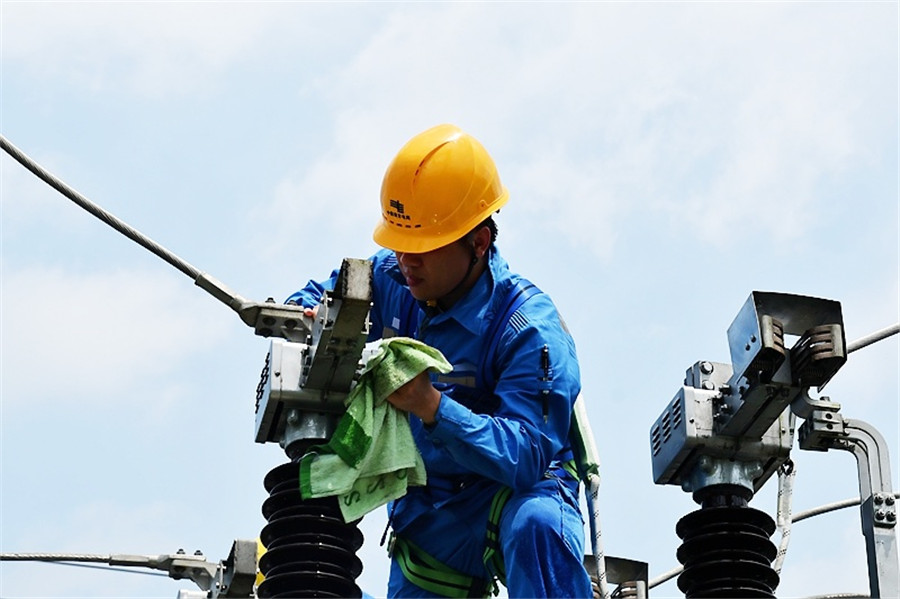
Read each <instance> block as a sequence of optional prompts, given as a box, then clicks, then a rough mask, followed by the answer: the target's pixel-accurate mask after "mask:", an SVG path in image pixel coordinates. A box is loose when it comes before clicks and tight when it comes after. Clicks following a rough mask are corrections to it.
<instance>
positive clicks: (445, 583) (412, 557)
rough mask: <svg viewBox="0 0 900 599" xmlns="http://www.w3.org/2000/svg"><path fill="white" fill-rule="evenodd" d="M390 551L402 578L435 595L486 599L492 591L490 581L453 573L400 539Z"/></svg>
mask: <svg viewBox="0 0 900 599" xmlns="http://www.w3.org/2000/svg"><path fill="white" fill-rule="evenodd" d="M393 551H394V554H393V557H394V559H396V560H397V564H398V565H399V566H400V570H401V571H402V572H403V576H405V577H406V579H407V580H408V581H410V582H411V583H413V584H414V585H416V586H417V587H419V588H421V589H424V590H426V591H428V592H430V593H434V594H435V595H439V596H441V597H448V598H450V599H465V598H466V597H487V596H488V591H490V590H491V589H492V588H493V585H492V584H491V582H490V581H488V580H485V579H484V578H478V577H475V576H468V575H466V574H462V573H461V572H457V571H456V570H454V569H453V568H451V567H450V566H447V565H445V564H444V563H442V562H440V561H438V560H436V559H435V558H433V557H431V556H430V555H428V554H427V553H425V552H424V551H423V550H422V549H421V548H420V547H419V546H418V545H415V544H414V543H411V542H410V541H407V540H406V539H404V538H403V537H398V536H395V537H394V539H393Z"/></svg>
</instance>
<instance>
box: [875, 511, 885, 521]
mask: <svg viewBox="0 0 900 599" xmlns="http://www.w3.org/2000/svg"><path fill="white" fill-rule="evenodd" d="M884 516H885V513H884V510H878V511H877V512H875V519H876V520H884Z"/></svg>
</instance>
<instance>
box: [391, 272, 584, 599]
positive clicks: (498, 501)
mask: <svg viewBox="0 0 900 599" xmlns="http://www.w3.org/2000/svg"><path fill="white" fill-rule="evenodd" d="M539 293H541V290H540V289H538V288H537V287H536V286H535V285H534V284H532V283H531V282H529V281H527V280H526V279H519V280H517V281H516V283H515V284H514V285H513V286H512V288H511V289H510V290H509V292H508V294H507V298H506V302H505V304H504V306H503V310H502V311H501V312H500V313H499V317H498V318H495V319H494V320H493V322H492V323H491V328H490V329H489V330H488V333H487V336H486V337H487V339H488V343H487V345H486V348H485V350H484V353H483V355H482V358H481V361H480V364H479V369H478V372H477V374H476V382H477V385H478V387H479V388H481V389H493V388H494V387H495V385H496V376H497V373H496V372H495V371H496V368H497V365H496V363H495V361H496V354H497V348H498V347H499V344H500V337H501V336H502V333H503V331H504V330H505V329H506V326H507V325H508V324H509V321H510V319H511V318H512V317H513V315H514V314H515V313H516V311H517V310H518V309H519V308H520V307H521V306H522V304H524V303H525V302H526V301H528V299H530V298H531V297H533V296H535V295H537V294H539ZM409 300H410V304H411V305H409V306H405V308H406V309H405V310H404V311H403V312H404V314H405V315H406V316H407V319H406V322H405V323H403V324H404V325H405V326H404V327H403V329H404V330H405V334H407V335H411V334H414V333H415V329H416V324H417V321H418V318H417V315H418V310H417V308H418V303H417V302H416V301H415V299H414V298H413V297H412V295H409ZM569 453H571V452H567V455H566V456H564V458H565V460H564V461H565V463H564V464H563V468H564V469H565V470H566V471H567V472H569V473H570V474H572V475H573V476H574V477H575V478H576V479H577V478H578V475H577V472H576V470H575V463H574V460H573V459H571V458H572V456H571V455H568V454H569ZM511 495H512V489H510V488H509V487H501V488H500V490H499V491H497V492H496V493H495V494H494V497H493V499H492V501H491V508H490V512H489V514H488V522H487V531H486V533H485V550H484V556H483V561H484V564H485V566H486V567H487V569H488V571H489V572H490V573H491V574H492V575H493V577H494V578H493V579H484V578H479V577H476V576H469V575H467V574H463V573H461V572H458V571H457V570H454V569H453V568H451V567H449V566H447V565H446V564H444V563H442V562H440V561H438V560H437V559H435V558H433V557H432V556H430V555H428V554H427V553H426V552H425V551H423V550H422V549H421V548H420V547H418V546H417V545H415V544H414V543H412V542H410V541H408V540H406V539H404V538H403V537H400V536H396V535H393V534H392V539H391V544H390V546H389V552H390V553H391V555H392V557H393V558H394V559H396V560H397V564H398V566H399V567H400V570H401V571H402V572H403V575H404V576H405V577H406V579H407V580H408V581H410V582H411V583H413V584H415V585H416V586H418V587H420V588H422V589H424V590H426V591H428V592H431V593H434V594H435V595H440V596H442V597H450V598H460V599H462V598H465V597H488V596H490V594H491V593H493V594H494V595H496V594H497V592H498V590H499V589H498V588H497V584H496V582H495V581H498V582H499V583H500V584H503V585H504V586H505V585H506V568H505V566H504V563H503V555H502V552H501V548H500V517H501V515H502V514H503V508H504V506H505V505H506V502H507V501H508V500H509V498H510V496H511Z"/></svg>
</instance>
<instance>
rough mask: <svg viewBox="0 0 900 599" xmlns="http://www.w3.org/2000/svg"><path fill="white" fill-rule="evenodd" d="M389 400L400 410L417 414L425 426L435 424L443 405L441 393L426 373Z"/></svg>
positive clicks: (418, 376) (421, 373) (398, 390)
mask: <svg viewBox="0 0 900 599" xmlns="http://www.w3.org/2000/svg"><path fill="white" fill-rule="evenodd" d="M387 400H388V401H389V402H391V404H392V405H393V406H394V407H395V408H397V409H398V410H403V411H405V412H411V413H412V414H415V415H416V416H418V417H419V418H421V419H422V422H424V423H425V424H434V421H435V415H436V414H437V410H438V407H439V406H440V405H441V392H440V391H438V390H437V389H435V388H434V385H432V384H431V377H429V376H428V372H427V371H425V372H420V373H419V374H418V375H416V376H415V378H413V379H412V380H411V381H409V382H408V383H406V384H405V385H403V386H402V387H400V388H399V389H397V390H396V391H394V392H393V393H391V394H390V395H388V397H387Z"/></svg>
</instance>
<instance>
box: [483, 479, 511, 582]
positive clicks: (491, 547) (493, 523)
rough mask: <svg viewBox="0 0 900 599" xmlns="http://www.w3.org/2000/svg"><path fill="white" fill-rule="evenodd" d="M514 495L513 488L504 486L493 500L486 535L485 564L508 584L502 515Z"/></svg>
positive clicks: (495, 494) (501, 580)
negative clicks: (501, 536)
mask: <svg viewBox="0 0 900 599" xmlns="http://www.w3.org/2000/svg"><path fill="white" fill-rule="evenodd" d="M511 495H512V489H510V488H509V487H503V488H501V489H500V490H499V491H497V492H496V493H494V498H493V500H491V511H490V514H489V515H488V523H487V533H486V535H485V547H484V556H483V558H482V559H483V560H484V564H485V565H486V566H487V567H488V568H489V569H491V570H493V572H494V574H495V575H496V576H497V578H499V579H500V582H501V583H502V584H503V585H504V586H505V585H506V566H505V565H504V564H503V554H502V553H500V516H501V515H502V514H503V507H504V506H505V505H506V502H507V501H508V500H509V498H510V496H511Z"/></svg>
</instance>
